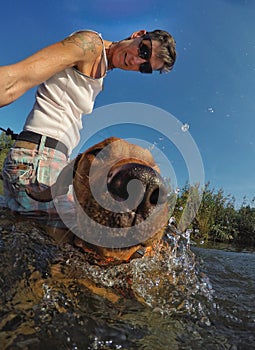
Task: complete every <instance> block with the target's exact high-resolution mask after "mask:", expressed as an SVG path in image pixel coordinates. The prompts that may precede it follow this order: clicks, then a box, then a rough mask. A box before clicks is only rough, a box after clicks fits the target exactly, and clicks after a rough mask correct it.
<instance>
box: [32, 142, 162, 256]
mask: <svg viewBox="0 0 255 350" xmlns="http://www.w3.org/2000/svg"><path fill="white" fill-rule="evenodd" d="M70 184H73V190H74V199H75V201H76V204H77V217H76V219H77V227H78V234H77V233H76V232H75V235H76V236H78V238H76V240H75V242H76V245H78V246H80V247H82V248H83V249H84V250H86V251H87V250H92V251H94V252H96V254H98V255H100V256H101V257H103V258H104V259H109V261H111V260H118V261H125V260H128V259H130V257H131V256H135V253H136V252H137V251H138V252H139V251H141V250H143V249H146V248H149V247H151V246H152V245H154V244H155V243H156V242H157V241H159V240H160V239H161V238H162V235H163V232H164V229H165V226H166V223H167V220H168V206H167V192H166V187H165V185H164V182H163V180H162V178H161V176H160V174H159V168H158V167H157V165H156V164H155V161H154V159H153V157H152V155H151V153H150V152H149V150H147V149H144V148H142V147H140V146H137V145H134V144H131V143H129V142H127V141H124V140H122V139H118V138H114V137H111V138H108V139H106V140H104V141H102V142H100V143H98V144H97V145H95V146H93V147H91V148H89V149H88V150H87V151H86V152H84V153H82V154H80V155H79V156H78V157H77V158H76V159H74V160H73V161H72V162H71V163H70V165H68V166H67V167H65V168H64V169H63V170H62V172H61V173H60V175H59V177H58V179H57V181H56V183H55V184H54V185H53V186H52V187H51V188H48V189H47V190H45V191H43V192H34V191H31V190H30V196H31V197H32V198H34V199H36V200H39V201H48V200H52V198H54V197H55V196H58V195H60V194H64V193H66V192H67V190H68V188H69V185H70Z"/></svg>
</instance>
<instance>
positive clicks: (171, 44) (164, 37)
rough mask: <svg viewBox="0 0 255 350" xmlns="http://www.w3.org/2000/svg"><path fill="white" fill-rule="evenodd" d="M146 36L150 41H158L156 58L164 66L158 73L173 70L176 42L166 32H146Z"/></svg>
mask: <svg viewBox="0 0 255 350" xmlns="http://www.w3.org/2000/svg"><path fill="white" fill-rule="evenodd" d="M146 35H148V36H149V37H150V39H151V40H155V41H158V42H159V43H160V45H161V47H160V49H159V52H158V54H157V56H158V57H159V58H161V59H162V60H163V62H164V66H163V67H162V68H161V69H159V71H160V73H163V72H169V71H170V70H171V69H173V66H174V63H175V60H176V42H175V40H174V38H173V37H172V35H171V34H169V33H168V32H167V31H165V30H161V29H155V30H153V31H152V32H147V33H146Z"/></svg>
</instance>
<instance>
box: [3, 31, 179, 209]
mask: <svg viewBox="0 0 255 350" xmlns="http://www.w3.org/2000/svg"><path fill="white" fill-rule="evenodd" d="M175 59H176V52H175V41H174V39H173V37H172V36H171V35H170V34H169V33H167V32H165V31H162V30H155V31H152V32H146V31H145V30H140V31H137V32H134V33H133V34H132V35H131V36H130V37H129V38H127V39H124V40H122V41H119V42H112V41H108V40H103V39H102V38H101V36H100V35H99V34H98V33H96V32H94V31H79V32H75V33H74V34H72V35H70V36H69V37H67V38H66V39H64V40H62V41H60V42H57V43H55V44H53V45H51V46H48V47H46V48H43V49H42V50H40V51H38V52H37V53H35V54H33V55H32V56H30V57H28V58H26V59H24V60H22V61H20V62H18V63H15V64H12V65H9V66H3V67H0V76H1V83H0V107H2V106H5V105H7V104H10V103H12V102H13V101H15V100H16V99H17V98H19V97H20V96H21V95H23V94H24V93H25V92H26V91H27V90H29V89H31V88H32V87H34V86H37V85H39V87H38V90H37V93H36V102H35V104H34V106H33V109H32V111H31V112H30V114H29V115H28V117H27V120H26V123H25V125H24V128H23V131H22V132H21V133H20V134H19V137H18V140H17V141H16V143H15V144H14V147H13V148H12V149H11V150H10V152H9V155H8V156H7V158H6V160H5V165H4V169H3V178H4V189H5V196H6V200H7V205H8V206H9V208H11V209H12V210H14V211H18V212H20V213H24V214H25V213H27V212H29V213H30V214H31V213H32V212H36V213H38V211H40V213H42V212H44V213H47V214H54V213H55V208H54V206H53V204H52V203H40V202H36V201H33V200H32V199H31V198H30V197H28V196H27V194H26V192H25V186H26V185H28V184H31V183H36V182H39V183H42V184H45V185H51V184H52V183H54V182H55V180H56V178H57V176H58V174H59V172H60V171H61V169H62V168H63V167H64V166H65V165H66V164H67V161H68V157H69V155H70V154H71V152H72V150H73V149H74V147H75V146H76V145H77V144H78V142H79V139H80V136H79V131H80V129H81V128H82V120H81V118H82V114H88V113H91V112H92V109H93V106H94V101H95V98H96V96H97V95H98V93H99V92H100V91H101V90H102V86H103V79H104V77H105V76H106V73H107V71H108V70H111V69H114V68H120V69H123V70H132V71H140V72H141V73H152V71H154V70H158V71H159V72H168V71H170V70H171V69H172V68H173V65H174V63H175Z"/></svg>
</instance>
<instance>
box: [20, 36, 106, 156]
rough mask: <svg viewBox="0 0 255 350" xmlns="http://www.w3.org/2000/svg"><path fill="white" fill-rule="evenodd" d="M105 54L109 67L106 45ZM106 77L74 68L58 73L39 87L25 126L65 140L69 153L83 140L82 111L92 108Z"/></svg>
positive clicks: (88, 110)
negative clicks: (93, 76) (96, 76)
mask: <svg viewBox="0 0 255 350" xmlns="http://www.w3.org/2000/svg"><path fill="white" fill-rule="evenodd" d="M100 38H101V36H100ZM103 58H104V60H105V67H106V71H107V59H106V53H105V48H104V47H103ZM103 79H104V77H101V78H98V79H97V78H91V77H88V76H86V75H85V74H82V73H81V72H79V71H78V70H76V69H75V68H68V69H65V70H64V71H62V72H60V73H57V74H55V75H54V76H52V77H51V78H50V79H48V80H47V81H46V82H44V83H42V84H41V85H40V86H39V87H38V90H37V92H36V101H35V104H34V106H33V109H32V110H31V112H30V113H29V115H28V117H27V120H26V123H25V126H24V128H23V130H29V131H33V132H36V133H38V134H41V135H45V136H49V137H52V138H54V139H56V140H59V141H61V142H63V143H64V144H65V145H66V146H67V148H68V151H69V154H70V153H71V152H72V150H73V149H74V148H75V147H76V146H77V144H78V143H79V140H80V129H82V119H81V118H82V114H89V113H91V112H92V110H93V106H94V102H95V98H96V96H97V95H98V94H99V92H100V91H101V90H102V88H103Z"/></svg>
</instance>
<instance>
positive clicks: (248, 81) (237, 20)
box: [0, 0, 255, 202]
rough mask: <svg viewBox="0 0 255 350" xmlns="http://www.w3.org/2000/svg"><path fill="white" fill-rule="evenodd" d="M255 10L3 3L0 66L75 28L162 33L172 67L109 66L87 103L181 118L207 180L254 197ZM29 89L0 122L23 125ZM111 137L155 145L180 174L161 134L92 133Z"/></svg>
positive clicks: (217, 0) (181, 179)
mask: <svg viewBox="0 0 255 350" xmlns="http://www.w3.org/2000/svg"><path fill="white" fill-rule="evenodd" d="M254 13H255V2H254V1H253V0H213V1H212V0H179V1H176V0H158V1H156V0H146V1H145V0H140V1H137V0H129V1H125V0H123V1H120V0H119V1H117V0H108V1H107V2H106V1H103V0H102V1H101V0H86V1H84V0H83V1H81V0H72V1H71V0H69V1H68V0H63V1H59V0H55V1H52V0H44V1H43V2H35V1H32V0H24V1H19V0H13V1H11V0H10V1H8V2H7V1H5V2H3V4H2V6H1V15H0V18H1V21H0V27H1V33H2V35H1V56H0V65H6V64H10V63H13V62H16V61H18V60H20V59H23V58H25V57H26V56H28V55H30V54H32V53H33V52H35V51H37V50H39V49H40V48H42V47H44V46H46V45H49V44H51V43H53V42H55V41H59V40H61V39H63V38H64V37H66V36H67V35H69V34H70V33H72V32H73V31H75V30H78V29H88V28H89V29H93V30H96V31H98V32H100V33H102V36H103V37H104V38H105V39H108V40H114V41H117V40H120V39H122V38H125V37H127V36H129V35H130V34H131V33H132V32H133V31H135V30H138V29H147V30H153V29H156V28H161V29H165V30H168V31H169V32H170V33H172V34H173V36H174V37H175V39H176V42H177V51H178V58H177V62H176V65H175V68H174V70H173V71H172V72H171V73H170V74H166V75H159V74H158V73H154V74H152V75H151V76H147V75H142V74H140V73H135V72H124V71H120V70H114V71H112V72H110V73H109V74H108V76H107V78H106V79H105V84H104V86H105V88H104V91H103V92H102V93H101V94H100V95H99V96H98V98H97V101H96V105H95V107H102V106H105V105H108V104H116V103H120V102H134V103H144V104H150V105H152V106H155V107H158V108H160V109H163V110H164V111H166V112H168V113H171V114H172V115H173V116H174V117H175V118H177V119H178V120H179V121H180V122H181V123H187V124H188V125H189V133H190V135H191V136H192V138H193V140H194V141H195V143H196V145H197V147H198V150H199V152H200V154H201V157H202V161H203V167H204V172H205V181H210V183H211V187H212V188H215V189H219V188H222V189H223V190H224V193H225V194H226V195H227V194H230V195H233V196H234V197H235V198H236V199H237V202H240V201H242V198H243V196H245V195H246V196H247V197H248V198H249V199H252V198H253V197H254V195H255V185H254V175H255V162H254V156H255V140H254V132H255V119H254V117H255V96H254V95H255V36H254V33H255V21H254ZM34 93H35V90H32V91H30V92H28V93H26V94H25V95H24V96H23V97H21V98H20V99H19V100H18V101H16V102H15V103H13V104H11V105H9V106H6V107H4V108H2V109H1V110H0V117H1V123H0V126H1V127H2V128H7V127H10V128H12V129H13V130H14V131H15V132H19V131H20V130H21V129H22V127H23V123H24V121H25V118H26V116H27V114H28V112H29V111H30V109H31V107H32V103H33V100H34ZM93 117H94V113H92V115H90V116H89V117H86V118H93ZM86 118H85V123H84V132H85V133H86ZM95 118H96V116H95ZM106 118H108V119H109V120H110V118H111V116H109V115H106ZM90 122H93V119H90ZM165 128H166V129H168V125H165ZM168 132H169V130H168ZM112 134H114V135H115V136H121V137H129V138H130V137H136V138H141V139H146V140H149V141H150V142H152V143H153V142H156V143H157V146H158V147H159V148H160V149H161V150H162V152H163V153H166V155H167V158H168V159H169V161H170V163H171V166H172V168H173V171H174V173H175V176H176V179H177V185H178V186H179V187H181V186H182V185H183V184H184V183H185V180H188V178H187V177H188V175H187V170H184V168H185V166H184V165H183V160H181V158H182V157H181V155H180V154H178V152H176V150H174V147H173V146H172V145H171V143H168V142H167V140H166V138H162V137H161V136H160V135H158V134H155V133H154V132H153V131H151V130H149V129H143V128H141V127H139V126H134V125H133V126H132V125H131V126H130V125H128V126H124V127H123V126H121V127H119V128H118V127H117V126H115V127H113V128H110V129H109V128H108V129H107V130H105V131H103V132H101V133H100V136H101V135H104V136H105V137H107V136H110V135H112ZM98 138H99V136H98Z"/></svg>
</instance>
